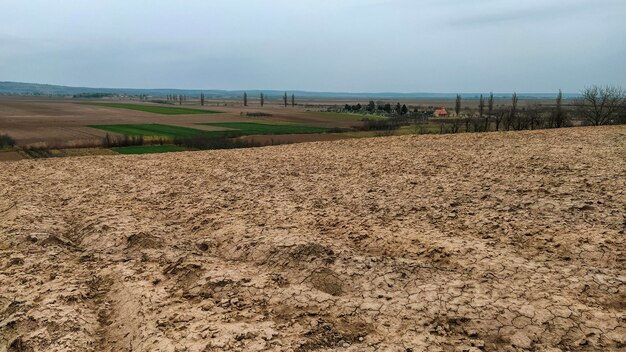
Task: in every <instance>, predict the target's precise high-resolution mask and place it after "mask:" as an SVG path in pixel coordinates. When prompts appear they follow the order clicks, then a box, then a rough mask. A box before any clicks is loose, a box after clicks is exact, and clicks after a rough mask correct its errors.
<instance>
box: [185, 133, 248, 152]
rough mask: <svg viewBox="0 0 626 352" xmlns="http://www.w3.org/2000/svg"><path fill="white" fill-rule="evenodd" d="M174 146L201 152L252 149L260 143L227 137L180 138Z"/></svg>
mask: <svg viewBox="0 0 626 352" xmlns="http://www.w3.org/2000/svg"><path fill="white" fill-rule="evenodd" d="M174 144H176V145H178V146H181V147H186V148H190V149H200V150H208V149H235V148H252V147H259V146H260V144H258V143H254V142H250V141H244V140H240V139H234V138H228V137H225V136H194V137H178V138H175V139H174Z"/></svg>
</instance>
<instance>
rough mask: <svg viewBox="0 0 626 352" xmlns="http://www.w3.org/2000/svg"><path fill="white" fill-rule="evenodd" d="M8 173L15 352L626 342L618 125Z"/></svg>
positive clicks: (28, 167) (622, 142)
mask: <svg viewBox="0 0 626 352" xmlns="http://www.w3.org/2000/svg"><path fill="white" fill-rule="evenodd" d="M86 109H89V107H86ZM0 165H1V167H0V350H3V349H4V348H6V349H8V350H19V351H131V350H132V351H222V350H232V351H261V350H271V351H289V350H292V351H293V350H295V351H309V350H326V351H329V350H342V351H480V350H486V351H521V350H540V351H591V350H594V351H597V350H605V351H611V350H615V351H616V350H623V349H624V348H625V346H626V321H625V319H626V315H625V314H626V305H625V302H626V277H625V276H624V273H625V269H626V265H625V264H626V263H625V261H624V258H626V246H625V240H624V239H625V230H626V219H625V217H624V216H625V210H626V172H625V170H626V127H623V126H619V127H602V128H570V129H559V130H543V131H533V132H515V133H487V134H478V133H476V134H460V135H449V136H402V137H388V138H372V139H358V140H341V141H332V142H316V143H305V144H295V145H286V146H277V147H266V148H255V149H245V150H232V151H211V152H193V153H191V152H190V153H173V154H168V155H144V156H114V157H108V156H100V157H85V158H65V159H54V160H53V159H49V160H24V161H17V162H6V163H2V164H0Z"/></svg>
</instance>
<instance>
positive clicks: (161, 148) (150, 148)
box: [111, 144, 187, 154]
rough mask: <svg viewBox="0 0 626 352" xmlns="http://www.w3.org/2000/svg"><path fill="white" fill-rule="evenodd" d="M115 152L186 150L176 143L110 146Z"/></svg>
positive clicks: (139, 152)
mask: <svg viewBox="0 0 626 352" xmlns="http://www.w3.org/2000/svg"><path fill="white" fill-rule="evenodd" d="M111 150H113V151H114V152H116V153H120V154H154V153H170V152H184V151H186V150H187V148H185V147H180V146H177V145H169V144H165V145H145V146H134V147H117V148H111Z"/></svg>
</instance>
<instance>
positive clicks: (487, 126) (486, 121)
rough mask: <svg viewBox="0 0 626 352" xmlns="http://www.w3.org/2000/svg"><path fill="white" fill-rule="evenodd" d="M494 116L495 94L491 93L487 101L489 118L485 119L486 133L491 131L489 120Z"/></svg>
mask: <svg viewBox="0 0 626 352" xmlns="http://www.w3.org/2000/svg"><path fill="white" fill-rule="evenodd" d="M491 116H493V93H489V99H488V100H487V118H486V119H485V132H487V131H489V118H490V117H491Z"/></svg>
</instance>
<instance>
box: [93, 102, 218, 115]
mask: <svg viewBox="0 0 626 352" xmlns="http://www.w3.org/2000/svg"><path fill="white" fill-rule="evenodd" d="M81 104H83V105H95V106H104V107H107V108H118V109H129V110H137V111H143V112H150V113H153V114H161V115H190V114H219V113H220V112H219V111H211V110H201V109H190V108H175V107H170V106H152V105H138V104H124V103H81Z"/></svg>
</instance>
